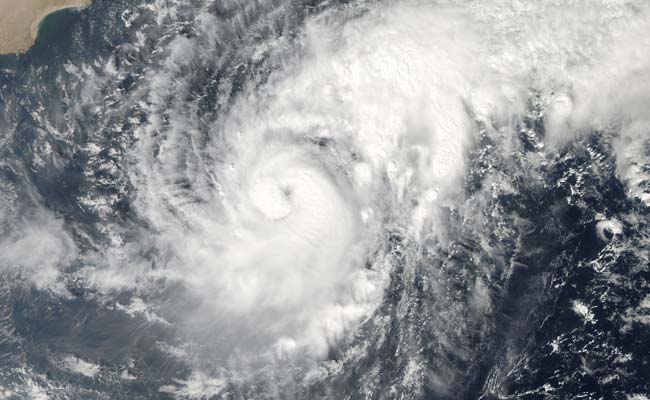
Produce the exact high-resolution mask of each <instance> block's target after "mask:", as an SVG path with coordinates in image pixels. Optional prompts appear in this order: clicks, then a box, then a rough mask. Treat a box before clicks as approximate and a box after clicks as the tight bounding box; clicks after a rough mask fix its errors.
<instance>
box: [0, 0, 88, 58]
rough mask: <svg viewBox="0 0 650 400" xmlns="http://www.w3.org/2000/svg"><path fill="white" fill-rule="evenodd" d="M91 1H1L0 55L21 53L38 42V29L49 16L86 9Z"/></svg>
mask: <svg viewBox="0 0 650 400" xmlns="http://www.w3.org/2000/svg"><path fill="white" fill-rule="evenodd" d="M90 2H91V0H0V54H7V53H21V52H24V51H26V50H27V49H29V48H30V47H31V46H32V45H33V44H34V40H36V36H37V35H38V27H39V25H40V23H41V21H42V20H43V18H45V17H46V16H47V15H48V14H50V13H52V12H54V11H57V10H61V9H63V8H71V7H85V6H87V5H89V4H90Z"/></svg>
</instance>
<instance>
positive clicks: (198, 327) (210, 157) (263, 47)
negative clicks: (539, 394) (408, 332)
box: [0, 0, 650, 390]
mask: <svg viewBox="0 0 650 400" xmlns="http://www.w3.org/2000/svg"><path fill="white" fill-rule="evenodd" d="M203 5H204V6H205V9H204V11H201V12H199V13H198V14H197V15H196V16H195V17H194V21H193V23H194V24H195V25H196V32H193V35H179V36H177V37H175V38H173V39H170V41H169V42H168V43H167V47H166V48H164V49H163V50H160V52H158V51H157V53H158V56H159V57H161V61H160V63H159V64H154V63H152V64H153V66H152V67H151V68H150V69H148V70H146V71H145V72H143V74H142V77H141V78H140V81H139V82H140V83H139V85H140V86H138V87H137V90H134V92H133V93H130V94H128V96H130V97H128V98H127V99H123V100H124V101H122V103H123V104H124V106H123V107H124V109H125V110H121V109H119V110H115V114H116V115H118V116H120V113H123V114H126V115H130V114H128V113H129V112H130V111H131V108H134V107H136V106H137V107H140V108H141V109H142V113H143V115H146V118H143V119H142V120H137V119H136V121H135V123H133V126H136V128H135V131H134V132H133V135H134V136H135V138H134V139H135V140H134V144H133V147H132V148H129V149H128V153H127V154H126V157H125V159H127V160H128V162H127V161H124V165H120V168H123V169H124V170H125V171H126V172H125V175H127V178H126V179H125V180H127V181H128V184H129V185H131V186H132V187H133V191H134V193H135V198H134V199H133V203H132V206H133V209H132V210H130V211H132V212H133V215H134V216H135V217H134V219H135V220H136V222H137V223H136V225H137V224H140V225H138V227H137V228H136V229H134V231H135V233H133V232H129V234H128V235H126V234H124V235H123V236H122V234H123V233H124V231H121V230H120V229H117V228H115V226H112V225H111V224H110V223H106V224H105V226H102V229H104V233H106V232H108V235H107V236H109V237H110V238H111V240H112V242H111V244H110V245H108V246H105V247H101V246H97V248H96V249H94V253H92V254H90V253H91V252H87V253H84V254H83V261H84V262H85V265H84V268H83V269H82V270H81V274H82V275H84V276H83V277H84V278H85V279H87V280H88V282H89V283H91V284H92V285H94V286H96V287H97V288H98V289H99V291H100V292H101V291H104V292H111V291H114V290H122V289H127V290H129V291H133V292H134V293H136V294H137V295H138V296H140V297H138V299H140V300H139V303H138V306H139V305H141V303H142V304H144V303H146V302H148V301H151V304H147V305H151V306H152V307H154V306H155V307H154V308H156V311H157V312H160V316H158V314H154V313H150V310H149V309H147V307H146V306H142V307H141V309H142V310H144V311H142V310H141V311H142V313H143V314H144V313H145V312H146V313H149V314H150V315H156V319H157V320H161V321H167V319H169V320H171V321H172V322H171V323H170V324H171V325H174V324H175V326H176V327H178V329H179V331H183V334H186V335H188V336H190V337H192V338H193V339H195V340H196V341H201V340H204V341H208V342H210V341H212V342H214V343H213V344H214V346H215V347H217V348H218V350H217V351H216V352H217V353H219V356H221V357H223V358H224V359H228V360H229V361H230V358H231V357H234V358H237V357H239V358H241V359H243V360H245V361H242V363H244V364H245V362H248V361H250V359H252V358H255V357H257V356H258V355H260V354H262V355H263V357H266V356H268V357H270V358H275V359H279V360H286V359H287V358H291V357H290V356H295V357H296V358H303V356H307V357H308V358H316V359H317V358H320V357H323V356H325V355H326V354H327V352H328V350H330V349H331V347H332V344H335V343H337V341H339V340H341V338H343V337H345V335H346V334H348V333H350V332H354V330H355V328H356V327H358V325H359V323H360V322H361V321H363V320H364V319H365V318H369V317H371V316H372V313H373V311H374V310H376V307H377V306H378V304H379V303H380V301H381V299H382V296H383V295H384V289H385V288H386V286H387V284H388V281H389V275H390V272H391V271H393V270H394V268H395V266H396V264H395V263H396V262H395V256H394V254H392V253H391V250H392V249H391V244H390V243H388V241H389V235H390V233H394V232H397V233H399V235H400V237H402V238H404V242H405V243H406V244H405V246H411V247H412V248H414V249H421V248H424V247H426V246H427V245H428V244H430V243H432V241H435V240H437V238H438V236H444V233H445V232H444V231H445V227H444V226H441V222H440V221H441V219H440V218H439V217H440V215H441V213H443V212H445V210H449V209H453V208H454V206H455V204H458V203H459V202H461V201H462V200H463V199H462V196H463V193H462V192H463V177H464V174H465V172H466V166H467V164H468V150H469V148H470V147H471V146H472V145H474V144H475V142H476V139H477V138H478V137H479V134H480V133H485V132H487V134H488V135H491V136H492V137H495V138H497V137H498V138H499V139H500V140H501V142H503V143H508V142H509V140H510V139H509V138H514V137H516V135H517V134H518V133H519V132H518V130H519V129H521V125H522V124H521V122H522V120H523V119H524V118H525V114H526V113H527V112H528V111H529V109H528V108H529V104H528V103H529V102H530V101H531V99H534V100H535V101H537V102H539V106H540V110H541V112H542V113H543V115H544V118H543V120H544V129H545V136H544V139H543V140H544V148H545V150H544V151H547V152H549V154H550V153H553V152H556V151H557V150H558V149H561V148H562V146H566V145H567V144H569V143H570V142H571V141H572V140H574V139H575V138H576V137H580V136H581V135H587V134H589V133H591V132H593V131H595V130H602V131H608V132H609V131H611V132H617V133H616V144H615V149H616V152H617V161H618V175H619V176H620V178H621V180H622V181H623V182H624V183H625V184H626V185H627V189H628V193H629V195H630V196H631V197H636V198H640V199H642V200H643V201H644V202H646V204H650V193H649V192H648V189H647V188H646V187H644V186H643V182H644V181H647V180H648V178H649V172H648V169H647V168H645V167H644V163H646V158H647V157H648V150H647V149H648V146H649V139H648V137H649V132H650V117H649V114H648V112H647V110H648V108H649V107H650V73H649V72H648V71H650V57H649V56H648V54H647V53H648V51H647V50H648V49H649V48H650V8H649V7H647V6H645V5H644V2H641V1H571V2H561V3H560V2H554V1H496V0H494V1H487V0H486V1H469V2H464V1H463V2H461V1H458V2H454V1H445V2H425V1H401V2H400V1H394V2H388V3H386V4H381V3H380V4H373V5H372V6H367V8H364V10H363V12H356V11H357V10H353V11H350V9H351V8H352V6H351V7H350V8H346V7H341V8H340V9H337V10H331V11H326V12H324V13H323V14H321V15H318V16H314V17H311V18H308V19H307V21H306V24H305V26H304V29H300V31H299V34H298V38H297V39H296V40H295V43H294V42H292V41H291V40H290V39H289V38H287V37H283V36H281V35H280V36H279V37H270V38H267V39H265V40H259V41H257V42H256V43H255V44H254V45H251V46H248V47H247V46H242V47H241V48H236V49H228V50H230V51H232V52H243V53H246V54H245V56H242V58H243V59H251V60H253V61H255V62H261V60H262V59H267V58H270V59H272V63H271V64H270V65H272V66H273V71H272V72H271V73H270V76H268V77H266V76H265V77H264V79H262V78H260V79H259V81H254V82H237V83H236V84H239V85H241V87H242V89H241V92H238V94H237V96H235V97H234V98H231V97H230V91H229V89H232V88H225V89H224V88H220V90H222V91H223V92H224V93H223V94H222V93H219V94H218V97H219V96H220V97H219V99H218V101H216V104H217V105H218V106H219V107H221V108H220V109H219V112H218V113H217V112H216V111H215V110H207V111H205V110H202V111H201V112H204V113H205V114H208V116H207V117H206V116H204V115H200V117H201V118H203V119H201V118H199V117H197V115H199V114H200V113H199V111H198V110H197V109H195V108H193V107H194V105H192V104H188V102H187V101H186V95H187V93H188V92H189V91H190V89H189V88H190V86H192V85H194V84H196V82H194V81H193V80H192V79H193V76H192V74H189V73H187V71H193V68H194V69H196V65H197V64H200V63H199V61H202V62H205V59H206V58H208V56H206V55H205V54H211V55H210V57H212V56H214V57H215V58H216V57H217V55H213V54H212V53H210V52H211V51H214V50H213V49H214V48H222V47H224V46H227V43H226V44H224V43H222V41H223V40H222V37H223V36H224V35H225V31H226V28H225V27H223V26H221V25H220V21H218V20H217V19H216V18H215V17H214V16H213V15H212V13H211V12H210V11H207V9H209V7H210V6H211V5H212V2H209V1H206V2H204V4H203ZM178 7H179V6H178V4H176V3H175V2H173V1H169V2H165V1H157V2H153V3H152V4H151V5H150V7H149V9H148V11H149V12H152V13H155V14H156V15H157V16H159V18H160V21H164V19H165V18H166V17H167V16H169V15H175V13H176V12H177V8H178ZM251 7H253V6H251ZM364 7H365V6H364ZM360 8H361V7H360ZM248 11H249V12H250V13H251V14H252V13H254V12H253V11H250V10H248ZM248 11H242V15H244V14H246V12H248ZM142 12H144V11H142ZM235 13H236V12H235ZM242 18H244V17H242ZM235 19H236V18H235ZM136 39H137V40H135V41H134V43H132V44H131V45H129V46H131V47H130V48H133V49H137V48H140V47H142V46H144V45H145V40H144V34H142V33H140V34H139V35H136ZM220 46H221V47H220ZM125 47H126V46H125ZM224 52H225V51H224ZM197 60H199V61H197ZM211 61H212V60H211ZM113 62H114V60H111V61H109V62H107V64H106V65H101V66H100V65H99V63H98V64H97V65H96V68H95V69H93V68H91V67H89V66H83V68H77V67H74V66H71V65H70V66H68V72H69V73H70V74H71V75H75V76H76V75H78V76H83V82H82V83H81V84H80V85H81V89H80V92H81V99H80V105H79V107H80V109H81V107H82V106H90V105H94V104H96V103H97V102H101V101H102V100H101V95H102V93H101V88H103V87H104V86H106V85H108V84H107V82H111V81H112V80H115V81H117V80H119V78H120V76H119V73H118V72H117V70H116V69H115V68H114V66H113V64H112V63H113ZM214 62H215V63H218V62H217V61H214ZM206 64H208V65H211V64H209V63H208V62H206ZM236 67H237V68H239V67H240V66H236ZM242 68H243V67H242ZM267 78H268V79H267ZM230 84H231V85H232V86H234V85H235V83H232V82H231V83H230ZM125 96H126V95H125ZM116 103H119V102H116ZM122 103H119V104H122ZM222 112H223V113H222ZM213 114H218V115H213ZM130 122H133V121H130ZM481 130H483V132H481ZM120 132H121V131H120ZM124 135H126V133H124ZM100 150H101V148H100V147H99V146H95V148H90V147H89V149H88V153H89V154H90V156H91V157H92V156H97V154H98V153H99V151H100ZM510 150H512V149H510V148H508V147H507V146H505V148H504V151H505V152H508V151H510ZM114 169H115V170H117V169H118V168H117V167H115V168H114ZM91 172H92V171H91ZM91 172H87V171H86V174H87V175H88V176H90V175H92V173H91ZM104 200H105V199H104ZM109 200H110V199H109ZM109 200H106V201H104V202H103V203H100V202H99V201H96V202H95V203H93V201H94V200H93V199H91V196H90V195H89V196H87V197H84V198H83V199H81V200H80V201H81V202H82V203H83V204H84V205H93V204H95V206H96V207H97V213H98V215H100V216H102V217H104V216H106V215H108V214H109V212H110V210H111V206H112V204H111V203H110V201H109ZM445 207H446V208H445ZM39 221H41V222H40V223H39V224H36V225H34V224H31V223H30V224H27V226H26V227H25V228H24V229H19V230H18V231H17V232H20V233H19V234H17V235H14V236H12V237H11V238H10V239H7V240H4V242H2V243H0V251H2V253H3V256H4V258H3V259H2V261H0V266H1V267H2V268H3V269H4V268H9V266H11V268H15V266H18V267H19V268H20V269H21V270H23V271H27V272H29V274H30V276H31V277H32V278H31V279H33V281H34V283H36V284H37V285H38V286H40V287H43V286H47V285H48V284H51V283H53V282H56V281H57V279H58V276H59V272H60V266H61V265H63V264H66V263H70V262H71V261H72V260H73V259H74V258H75V257H76V255H77V250H76V248H75V246H74V244H73V242H72V241H71V239H70V238H69V236H68V235H67V234H66V233H64V232H65V230H64V229H63V227H62V223H61V222H59V221H58V220H56V219H54V218H52V217H39ZM114 228H115V229H114ZM601 228H602V229H601ZM599 229H601V231H600V232H601V233H600V234H601V236H602V235H604V233H602V232H604V229H605V228H604V227H603V225H602V224H601V225H600V228H599ZM36 242H38V246H37V247H36V249H37V250H36V251H34V250H33V244H34V243H36ZM43 260H46V261H43ZM404 262H408V260H406V261H404ZM161 282H163V283H161ZM477 282H478V283H476V285H475V290H474V292H473V293H474V302H475V303H476V304H474V305H473V307H475V308H476V309H488V308H489V306H490V304H489V302H490V296H489V293H488V289H487V288H486V287H485V286H482V284H481V283H480V282H479V281H477ZM174 285H178V286H174ZM169 287H174V289H177V288H178V287H180V288H181V290H178V292H174V293H180V294H179V299H173V300H171V301H170V300H169V298H165V297H164V296H163V295H161V294H160V292H163V291H164V290H167V289H169ZM166 295H167V292H166V294H165V296H166ZM158 296H159V297H158ZM160 298H163V300H160ZM152 299H153V300H152ZM154 303H155V304H154ZM188 304H190V305H188ZM168 317H169V318H168ZM193 335H194V336H193ZM206 338H207V339H206ZM202 356H203V357H205V358H207V356H205V355H201V354H198V355H196V358H201V357H202ZM210 356H213V354H211V355H210ZM234 363H236V362H234ZM195 378H196V379H195V380H196V382H199V383H200V382H204V381H206V382H207V383H205V382H204V384H199V383H196V385H194V386H198V387H203V386H210V385H212V386H214V387H213V388H212V389H214V388H215V387H218V388H221V383H222V381H221V380H220V379H217V380H216V382H217V383H218V384H215V383H214V382H213V377H205V379H203V378H204V377H203V375H201V374H198V375H196V376H195ZM191 383H192V382H190V383H188V384H187V385H186V386H187V387H191V388H194V386H193V384H191ZM168 389H169V388H168ZM188 390H189V389H188ZM214 390H216V389H214Z"/></svg>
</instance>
